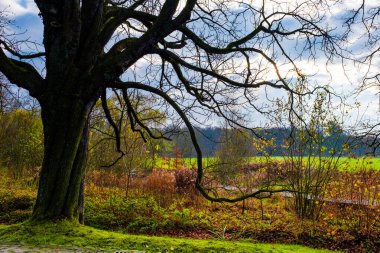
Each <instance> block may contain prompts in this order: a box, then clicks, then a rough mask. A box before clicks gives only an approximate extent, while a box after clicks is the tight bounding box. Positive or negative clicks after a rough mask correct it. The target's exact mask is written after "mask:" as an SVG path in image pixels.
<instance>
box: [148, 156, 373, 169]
mask: <svg viewBox="0 0 380 253" xmlns="http://www.w3.org/2000/svg"><path fill="white" fill-rule="evenodd" d="M270 159H271V160H272V161H273V160H274V161H282V160H284V159H285V157H283V156H272V157H270ZM175 160H176V159H175V158H172V159H170V162H168V160H167V159H164V158H157V159H156V161H155V167H157V168H163V169H175V167H176V166H175V164H176V163H177V164H180V165H179V167H182V165H181V164H184V165H185V167H187V168H191V167H196V162H197V159H196V158H194V157H192V158H178V159H177V162H176V161H175ZM248 161H249V162H252V163H253V162H264V161H265V158H264V157H249V158H248ZM215 163H216V158H215V157H205V158H203V166H204V167H207V166H209V165H212V164H215ZM339 163H340V164H341V165H342V166H341V168H345V170H347V171H351V172H355V171H357V170H359V169H361V168H365V169H374V170H377V171H380V157H359V158H349V157H341V158H339Z"/></svg>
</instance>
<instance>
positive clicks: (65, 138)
mask: <svg viewBox="0 0 380 253" xmlns="http://www.w3.org/2000/svg"><path fill="white" fill-rule="evenodd" d="M49 101H51V102H47V103H42V104H41V107H42V121H43V125H44V135H45V136H44V137H45V141H44V143H45V149H44V161H43V165H42V170H41V176H40V182H39V188H38V195H37V200H36V204H35V207H34V211H33V215H32V219H34V220H55V219H72V220H78V216H79V208H78V203H79V201H78V200H79V193H80V187H81V182H82V179H83V174H84V168H85V162H86V153H87V152H86V151H87V145H88V126H87V124H88V115H89V113H90V110H91V108H92V105H93V103H94V102H87V103H84V102H83V101H82V100H81V99H79V98H73V97H71V98H65V99H63V98H62V97H60V98H58V99H52V98H51V99H49Z"/></svg>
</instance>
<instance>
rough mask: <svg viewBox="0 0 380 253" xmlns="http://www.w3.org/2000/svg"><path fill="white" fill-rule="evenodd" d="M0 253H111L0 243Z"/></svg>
mask: <svg viewBox="0 0 380 253" xmlns="http://www.w3.org/2000/svg"><path fill="white" fill-rule="evenodd" d="M0 252H7V253H43V252H51V253H52V252H59V253H73V252H75V253H84V252H86V253H87V252H88V253H95V252H99V253H100V252H113V251H104V250H89V249H78V248H71V247H62V246H59V247H58V246H37V247H30V246H26V245H23V244H10V243H1V242H0ZM120 252H128V253H130V252H137V251H120Z"/></svg>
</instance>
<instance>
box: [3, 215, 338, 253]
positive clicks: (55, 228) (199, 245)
mask: <svg viewBox="0 0 380 253" xmlns="http://www.w3.org/2000/svg"><path fill="white" fill-rule="evenodd" d="M0 242H7V243H8V242H10V243H11V242H18V243H24V244H27V245H30V246H69V247H75V248H82V249H83V248H86V249H103V250H109V251H115V250H140V251H144V252H268V253H269V252H270V253H280V252H284V253H287V252H289V253H290V252H306V253H314V252H315V253H317V252H318V253H319V252H321V253H322V252H331V251H328V250H317V249H311V248H307V247H304V246H298V245H282V244H261V243H252V242H247V241H245V242H234V241H220V240H196V239H183V238H170V237H156V236H141V235H129V234H122V233H115V232H109V231H103V230H98V229H94V228H91V227H87V226H82V225H77V224H72V223H70V222H67V221H61V222H57V223H42V224H31V223H28V222H25V223H21V224H16V225H10V226H4V225H0Z"/></svg>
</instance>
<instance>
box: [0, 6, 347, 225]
mask: <svg viewBox="0 0 380 253" xmlns="http://www.w3.org/2000/svg"><path fill="white" fill-rule="evenodd" d="M337 2H338V1H328V0H326V1H320V0H305V1H280V0H278V1H276V0H273V1H262V2H260V3H259V2H258V1H224V0H198V1H197V0H181V1H180V0H49V1H48V0H35V3H36V5H37V7H38V9H39V11H40V14H39V15H40V17H41V19H42V22H43V27H44V31H43V48H44V50H43V52H34V53H31V52H27V53H26V54H23V53H22V52H21V51H19V50H18V49H19V47H13V46H12V45H11V44H9V42H13V41H14V40H10V39H8V38H7V37H6V36H5V35H4V36H2V39H1V41H0V43H1V48H0V71H1V72H2V73H3V74H4V75H5V76H6V77H7V78H8V80H9V81H10V82H12V83H14V84H16V85H17V86H19V87H22V88H24V89H26V90H27V91H28V92H29V94H30V95H31V96H32V97H34V98H36V99H37V100H38V102H39V103H40V106H41V117H42V121H43V126H44V160H43V166H42V171H41V177H40V182H39V189H38V196H37V200H36V204H35V207H34V211H33V218H34V219H36V220H43V219H56V218H69V219H76V218H77V216H78V195H79V192H80V185H81V180H82V176H83V171H84V164H85V157H86V150H87V144H88V119H89V115H90V113H91V110H92V108H93V106H94V104H95V103H96V101H97V100H98V99H99V98H100V99H101V100H102V106H103V109H104V111H105V115H106V117H107V119H108V120H109V122H110V125H111V126H112V127H113V128H114V130H115V137H116V146H117V151H118V152H120V154H121V155H122V154H123V150H121V149H120V140H119V136H120V133H119V128H118V126H117V124H115V121H114V120H113V119H112V115H111V114H110V113H109V109H108V105H107V97H108V96H107V89H111V88H112V89H116V90H119V91H120V94H121V96H122V97H123V99H124V100H125V102H126V104H127V105H128V116H129V117H128V118H129V120H130V123H131V126H132V128H133V129H134V130H136V131H140V132H141V133H142V134H143V135H144V134H145V135H150V136H152V137H155V138H159V137H162V136H160V135H159V136H156V135H155V133H153V132H152V131H150V130H149V126H148V125H147V124H145V123H144V121H141V120H140V119H139V115H138V114H137V113H136V110H135V109H134V106H133V103H131V91H136V90H137V91H143V93H144V94H145V95H147V94H151V95H152V96H154V97H156V98H160V99H161V100H162V105H163V104H165V105H167V106H168V107H171V108H172V111H170V112H176V113H177V115H179V118H180V119H181V120H182V121H183V122H184V124H185V125H186V127H187V128H188V129H189V132H190V135H191V139H192V142H193V144H194V146H195V149H196V151H197V155H198V178H197V186H198V188H199V189H200V191H201V193H202V194H203V195H204V196H205V197H207V198H209V199H213V200H216V201H237V200H242V199H244V198H247V197H252V196H257V195H259V194H262V193H263V192H268V193H271V192H272V191H271V189H262V190H259V191H254V192H251V193H246V194H243V195H241V196H238V197H237V198H235V199H227V198H217V197H216V196H213V195H211V194H210V193H209V192H208V191H207V190H205V189H203V188H202V176H203V171H202V155H201V150H200V147H199V145H198V144H197V141H196V137H195V133H194V127H193V122H194V120H199V119H200V118H201V119H207V118H208V117H209V115H210V114H211V113H214V114H216V115H218V116H221V117H224V118H226V119H227V121H228V122H230V124H236V125H240V126H241V127H244V126H243V124H242V123H241V122H242V121H241V118H242V116H244V114H248V113H250V112H252V111H256V112H259V113H270V112H271V110H272V108H271V104H270V102H275V101H271V100H272V99H275V97H273V96H271V93H273V92H274V93H276V92H275V91H276V90H282V91H283V93H281V94H288V95H290V97H291V96H292V94H296V93H297V92H296V91H295V90H293V88H292V87H293V86H292V84H293V83H294V82H296V80H297V79H303V78H305V76H304V74H302V68H301V67H299V66H297V64H296V63H297V60H301V59H309V60H310V58H313V57H316V56H317V57H319V58H321V57H324V56H328V59H332V57H333V56H342V54H343V53H344V52H343V51H342V50H341V47H340V45H339V43H340V42H341V41H340V38H338V37H336V36H335V35H334V34H333V30H332V29H331V28H330V26H329V25H328V23H327V21H328V20H327V18H328V15H327V16H325V15H324V14H323V13H324V12H325V11H328V9H329V8H330V7H331V5H333V4H337ZM30 59H40V60H41V61H43V62H44V64H45V65H44V69H43V70H38V69H36V68H35V67H34V66H33V64H31V63H30V62H29V60H30ZM259 88H263V89H259ZM260 90H262V91H260ZM260 92H261V93H260ZM264 92H266V94H267V96H268V98H269V102H268V103H262V99H261V98H265V93H264ZM306 93H308V92H306ZM291 101H292V99H290V102H291ZM256 102H258V103H256ZM237 107H239V108H244V109H242V110H241V113H240V114H237V113H235V112H236V108H237ZM231 112H234V113H233V114H234V116H233V118H230V117H229V116H228V115H231ZM200 114H201V117H200V118H199V117H198V118H197V115H200Z"/></svg>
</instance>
